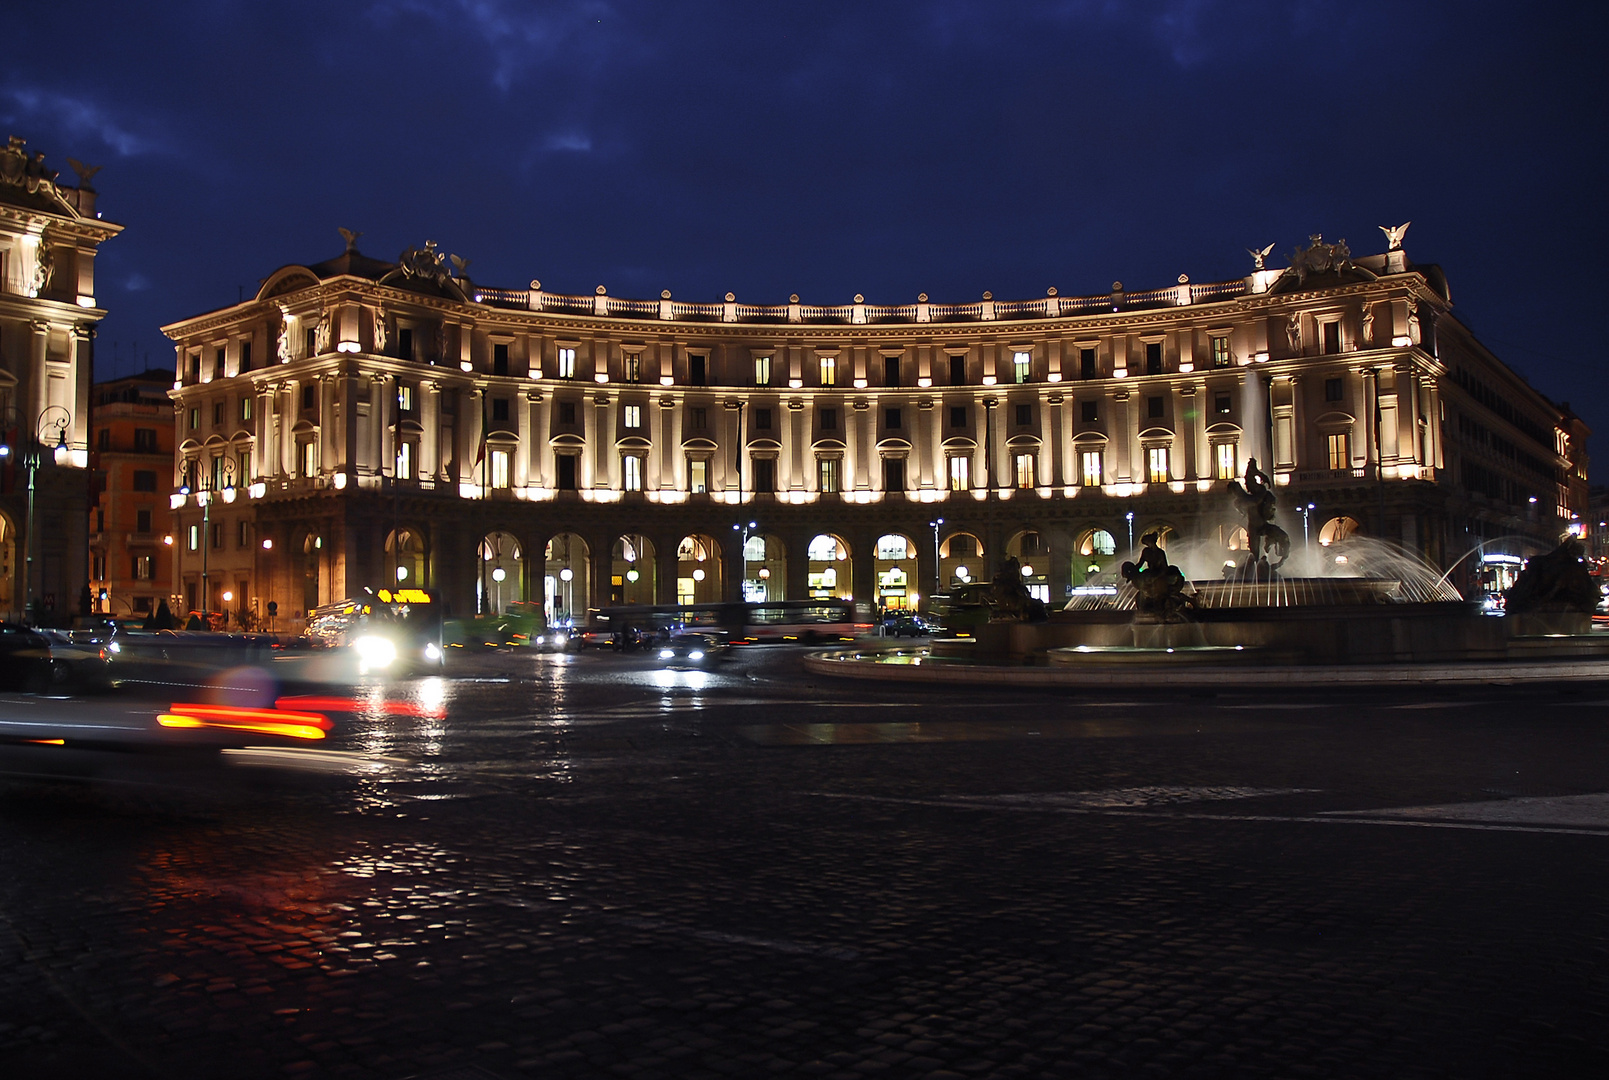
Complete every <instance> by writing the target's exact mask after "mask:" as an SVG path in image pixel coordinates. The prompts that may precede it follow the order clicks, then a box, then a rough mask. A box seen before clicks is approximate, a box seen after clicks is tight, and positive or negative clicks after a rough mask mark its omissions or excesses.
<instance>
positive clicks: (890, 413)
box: [883, 409, 905, 431]
mask: <svg viewBox="0 0 1609 1080" xmlns="http://www.w3.org/2000/svg"><path fill="white" fill-rule="evenodd" d="M904 419H905V418H904V417H903V416H902V415H901V410H899V409H884V410H883V427H885V428H887V429H888V430H889V431H898V430H899V429H900V428H902V427H904V426H905V425H904V423H903V420H904Z"/></svg>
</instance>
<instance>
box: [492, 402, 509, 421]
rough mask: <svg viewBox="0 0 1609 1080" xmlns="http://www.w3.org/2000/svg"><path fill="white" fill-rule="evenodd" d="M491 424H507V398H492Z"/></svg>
mask: <svg viewBox="0 0 1609 1080" xmlns="http://www.w3.org/2000/svg"><path fill="white" fill-rule="evenodd" d="M492 422H493V423H494V424H506V423H508V398H492Z"/></svg>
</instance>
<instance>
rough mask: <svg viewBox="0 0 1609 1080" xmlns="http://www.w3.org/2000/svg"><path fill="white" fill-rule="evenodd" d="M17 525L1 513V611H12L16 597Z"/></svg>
mask: <svg viewBox="0 0 1609 1080" xmlns="http://www.w3.org/2000/svg"><path fill="white" fill-rule="evenodd" d="M16 572H17V527H16V526H15V525H13V524H12V523H11V518H9V517H7V516H6V515H5V514H0V611H6V612H10V611H12V609H13V607H14V604H13V603H12V601H13V600H14V599H15V598H16V595H17V593H16V580H15V578H16Z"/></svg>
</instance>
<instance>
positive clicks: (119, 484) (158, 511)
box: [89, 371, 174, 616]
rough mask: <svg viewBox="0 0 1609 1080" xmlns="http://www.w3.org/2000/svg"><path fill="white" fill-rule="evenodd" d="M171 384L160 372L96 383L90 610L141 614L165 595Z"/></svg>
mask: <svg viewBox="0 0 1609 1080" xmlns="http://www.w3.org/2000/svg"><path fill="white" fill-rule="evenodd" d="M172 386H173V376H172V375H171V374H169V373H168V372H166V371H146V372H142V373H141V374H139V375H131V376H129V377H128V378H123V379H112V380H110V381H108V382H103V383H96V384H95V387H94V390H93V394H92V396H93V399H94V406H93V412H92V415H93V417H94V446H93V448H92V449H91V450H90V467H91V468H92V469H93V470H94V474H95V495H94V498H93V501H92V503H91V506H90V526H89V587H90V593H91V595H92V596H93V597H94V605H95V610H96V611H100V612H105V613H107V614H111V615H122V616H131V615H147V614H150V613H153V612H155V611H156V610H157V608H158V607H159V606H160V605H161V602H162V601H163V600H166V599H168V597H169V595H170V593H171V591H172V582H173V540H174V537H173V534H172V532H171V531H170V529H171V527H172V524H173V517H172V513H171V504H170V499H171V496H172V494H173V403H172V402H171V401H169V400H168V390H169V389H170V388H171V387H172Z"/></svg>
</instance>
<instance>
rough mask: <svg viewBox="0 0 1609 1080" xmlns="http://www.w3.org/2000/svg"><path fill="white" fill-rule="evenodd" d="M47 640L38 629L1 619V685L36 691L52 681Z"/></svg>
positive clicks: (46, 687) (44, 687) (44, 688)
mask: <svg viewBox="0 0 1609 1080" xmlns="http://www.w3.org/2000/svg"><path fill="white" fill-rule="evenodd" d="M51 672H52V665H51V657H50V643H49V642H48V641H46V640H45V637H44V635H43V634H41V633H39V632H38V631H37V630H33V629H30V628H29V627H26V626H22V625H20V624H18V623H9V622H8V623H0V688H4V689H6V690H24V691H30V692H34V693H38V692H40V691H43V690H48V689H49V688H50V685H51Z"/></svg>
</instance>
